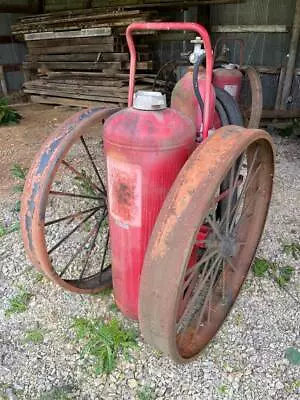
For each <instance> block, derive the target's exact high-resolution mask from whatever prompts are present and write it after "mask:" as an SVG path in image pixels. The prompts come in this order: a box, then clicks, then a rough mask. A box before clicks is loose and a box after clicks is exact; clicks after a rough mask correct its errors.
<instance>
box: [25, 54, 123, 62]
mask: <svg viewBox="0 0 300 400" xmlns="http://www.w3.org/2000/svg"><path fill="white" fill-rule="evenodd" d="M26 60H27V61H31V62H56V61H68V62H72V61H93V62H102V61H129V54H126V53H102V52H101V51H99V52H97V53H83V54H81V53H77V54H76V53H74V54H43V55H33V54H30V55H29V56H27V59H26Z"/></svg>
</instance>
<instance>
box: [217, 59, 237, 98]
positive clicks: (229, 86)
mask: <svg viewBox="0 0 300 400" xmlns="http://www.w3.org/2000/svg"><path fill="white" fill-rule="evenodd" d="M242 78H243V74H242V73H241V71H239V70H238V69H236V67H235V65H234V64H227V65H225V66H224V67H223V68H216V69H215V70H214V71H213V85H214V86H216V87H218V88H220V89H224V90H226V92H228V93H229V94H231V96H232V97H233V98H234V99H235V100H236V101H238V100H239V97H240V93H241V86H242Z"/></svg>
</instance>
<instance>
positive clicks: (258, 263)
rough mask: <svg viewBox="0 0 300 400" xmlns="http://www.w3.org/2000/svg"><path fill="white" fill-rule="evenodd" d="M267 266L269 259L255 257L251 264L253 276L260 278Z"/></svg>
mask: <svg viewBox="0 0 300 400" xmlns="http://www.w3.org/2000/svg"><path fill="white" fill-rule="evenodd" d="M269 268H270V263H269V261H267V260H265V259H263V258H255V260H254V263H253V266H252V271H253V273H254V275H255V276H257V277H259V278H261V277H263V276H265V275H266V273H267V271H268V270H269Z"/></svg>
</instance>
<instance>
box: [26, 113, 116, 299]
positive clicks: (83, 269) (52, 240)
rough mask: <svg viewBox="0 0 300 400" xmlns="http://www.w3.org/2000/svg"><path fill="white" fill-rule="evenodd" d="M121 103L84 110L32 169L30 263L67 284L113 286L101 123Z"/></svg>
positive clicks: (89, 289) (86, 288) (79, 288)
mask: <svg viewBox="0 0 300 400" xmlns="http://www.w3.org/2000/svg"><path fill="white" fill-rule="evenodd" d="M118 110H119V109H91V110H84V111H81V112H79V113H77V114H75V115H74V116H73V117H71V118H69V119H68V120H66V121H65V123H64V124H63V125H61V126H60V127H59V128H58V129H57V130H56V131H55V132H54V133H53V135H51V136H50V137H49V138H48V139H47V140H46V141H45V143H44V144H43V146H42V148H41V149H40V151H39V153H38V154H37V155H36V157H35V159H34V162H33V164H32V167H31V169H30V171H29V173H28V176H27V180H26V183H25V189H24V193H23V197H22V205H21V228H22V234H23V240H24V244H25V249H26V251H27V254H28V256H29V258H30V259H31V261H32V263H33V264H34V265H35V266H36V267H37V268H38V269H39V270H40V271H42V272H43V273H45V275H46V276H47V277H48V278H50V279H51V280H52V281H54V282H55V283H57V284H58V285H60V286H63V287H64V288H66V289H68V290H71V291H75V292H80V293H93V292H97V291H99V290H101V289H103V288H105V287H108V286H111V284H112V278H111V267H110V263H109V248H108V245H109V228H108V223H107V214H108V211H107V202H106V197H107V196H106V189H105V183H106V180H105V164H104V158H103V153H102V140H101V124H102V122H103V120H105V119H106V118H108V117H109V116H110V115H112V114H113V113H114V112H116V111H118Z"/></svg>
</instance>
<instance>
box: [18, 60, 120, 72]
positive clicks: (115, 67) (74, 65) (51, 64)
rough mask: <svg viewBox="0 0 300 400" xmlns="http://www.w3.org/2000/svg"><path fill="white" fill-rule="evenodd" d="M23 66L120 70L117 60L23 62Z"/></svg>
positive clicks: (51, 68)
mask: <svg viewBox="0 0 300 400" xmlns="http://www.w3.org/2000/svg"><path fill="white" fill-rule="evenodd" d="M23 65H24V67H25V68H27V69H36V70H37V69H39V68H43V69H48V70H50V71H51V70H53V71H55V70H69V69H70V70H79V71H80V70H82V71H102V70H103V69H106V68H107V69H110V70H121V63H120V62H118V61H112V62H99V63H93V62H85V61H82V62H47V63H41V62H24V64H23Z"/></svg>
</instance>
